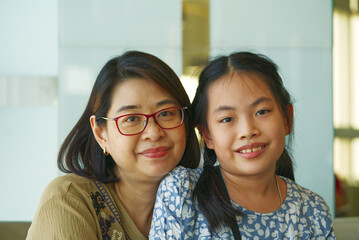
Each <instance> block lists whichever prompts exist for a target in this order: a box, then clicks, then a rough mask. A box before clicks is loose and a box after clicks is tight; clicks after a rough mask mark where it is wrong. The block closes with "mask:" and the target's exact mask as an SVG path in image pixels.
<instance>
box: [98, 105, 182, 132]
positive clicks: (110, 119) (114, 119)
mask: <svg viewBox="0 0 359 240" xmlns="http://www.w3.org/2000/svg"><path fill="white" fill-rule="evenodd" d="M168 109H180V110H181V111H182V121H181V123H180V124H179V125H178V126H176V127H172V128H164V127H162V126H161V125H160V124H159V123H158V122H157V120H156V114H157V113H159V112H162V111H165V110H168ZM186 109H188V107H169V108H163V109H161V110H158V111H157V112H155V113H152V114H143V113H131V114H125V115H121V116H118V117H115V118H107V117H101V118H102V119H105V120H108V121H115V122H116V127H117V129H118V131H119V132H120V133H121V134H122V135H124V136H134V135H138V134H141V133H143V131H145V129H146V127H147V125H148V121H149V119H150V118H151V117H153V119H154V121H155V123H156V124H157V125H158V126H159V127H160V128H161V129H166V130H169V129H174V128H178V127H180V126H181V125H182V124H183V122H184V114H185V111H184V110H186ZM131 115H141V116H145V117H146V124H145V126H144V127H143V129H142V131H141V132H138V133H133V134H125V133H122V132H121V130H120V128H119V127H118V123H117V120H118V119H119V118H121V117H126V116H131Z"/></svg>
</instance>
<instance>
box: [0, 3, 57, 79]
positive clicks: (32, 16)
mask: <svg viewBox="0 0 359 240" xmlns="http://www.w3.org/2000/svg"><path fill="white" fill-rule="evenodd" d="M57 10H58V9H57V0H33V1H27V0H19V1H12V0H1V1H0V75H10V76H24V75H25V76H27V75H35V76H56V75H57V72H58V68H57V67H58V66H57V65H58V62H57V57H58V55H57V54H58V51H57V50H58V48H57V47H58V28H57V24H58V14H57V13H58V11H57Z"/></svg>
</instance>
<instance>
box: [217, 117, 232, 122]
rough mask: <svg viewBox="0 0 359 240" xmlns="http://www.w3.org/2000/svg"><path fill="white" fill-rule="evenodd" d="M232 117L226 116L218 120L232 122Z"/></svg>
mask: <svg viewBox="0 0 359 240" xmlns="http://www.w3.org/2000/svg"><path fill="white" fill-rule="evenodd" d="M233 120H234V119H233V118H231V117H226V118H223V119H222V120H221V121H220V122H221V123H228V122H232V121H233Z"/></svg>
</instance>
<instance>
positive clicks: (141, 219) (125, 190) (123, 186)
mask: <svg viewBox="0 0 359 240" xmlns="http://www.w3.org/2000/svg"><path fill="white" fill-rule="evenodd" d="M158 186H159V182H151V183H148V182H137V183H135V182H130V181H128V180H127V179H126V177H123V176H122V177H120V181H119V182H116V183H115V189H116V194H117V196H118V198H119V199H120V201H121V203H122V205H123V206H124V208H125V209H126V211H127V213H128V215H129V216H130V217H131V219H132V221H133V222H134V223H135V225H136V226H137V228H138V229H139V230H140V232H141V233H142V234H143V235H144V236H145V237H148V234H149V231H150V227H151V220H152V213H153V207H154V205H155V200H156V192H157V189H158Z"/></svg>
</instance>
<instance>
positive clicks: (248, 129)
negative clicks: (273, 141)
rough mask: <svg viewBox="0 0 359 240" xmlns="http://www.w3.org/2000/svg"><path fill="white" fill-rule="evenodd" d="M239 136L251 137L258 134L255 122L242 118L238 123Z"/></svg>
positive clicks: (243, 137)
mask: <svg viewBox="0 0 359 240" xmlns="http://www.w3.org/2000/svg"><path fill="white" fill-rule="evenodd" d="M239 129H240V138H241V139H252V138H253V137H256V136H258V135H259V129H258V127H257V126H256V124H255V123H254V122H253V121H251V120H250V119H247V120H244V121H243V122H242V123H241V124H239Z"/></svg>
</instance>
